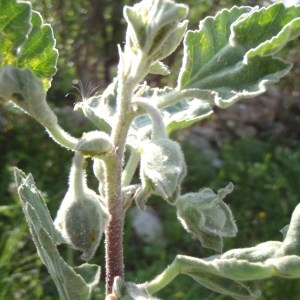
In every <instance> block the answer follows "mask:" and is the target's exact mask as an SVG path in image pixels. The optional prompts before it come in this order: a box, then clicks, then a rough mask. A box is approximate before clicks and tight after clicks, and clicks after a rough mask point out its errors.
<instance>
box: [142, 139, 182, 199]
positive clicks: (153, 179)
mask: <svg viewBox="0 0 300 300" xmlns="http://www.w3.org/2000/svg"><path fill="white" fill-rule="evenodd" d="M140 152H141V169H140V176H141V179H142V183H143V186H144V188H145V189H146V190H148V189H149V186H150V188H151V189H152V190H153V191H154V193H156V194H158V195H160V196H162V197H163V198H164V199H165V200H167V201H168V202H169V203H170V204H172V203H173V202H174V201H175V200H176V198H177V196H178V194H179V191H180V185H181V182H182V180H183V178H184V176H185V175H186V164H185V160H184V156H183V153H182V151H181V148H180V145H179V144H178V143H177V142H175V141H172V140H170V139H168V138H161V139H156V140H150V141H146V142H144V143H143V144H142V146H141V148H140Z"/></svg>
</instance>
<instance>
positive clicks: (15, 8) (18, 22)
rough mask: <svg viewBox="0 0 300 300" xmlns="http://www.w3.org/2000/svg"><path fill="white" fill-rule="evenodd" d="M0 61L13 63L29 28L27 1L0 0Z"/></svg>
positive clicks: (29, 6)
mask: <svg viewBox="0 0 300 300" xmlns="http://www.w3.org/2000/svg"><path fill="white" fill-rule="evenodd" d="M0 12H1V15H0V63H1V65H6V64H13V63H15V61H16V57H17V55H18V52H19V47H20V46H21V45H22V44H23V43H24V42H25V40H26V34H28V33H29V31H30V29H31V24H30V14H31V5H30V3H29V2H19V3H17V1H8V0H0Z"/></svg>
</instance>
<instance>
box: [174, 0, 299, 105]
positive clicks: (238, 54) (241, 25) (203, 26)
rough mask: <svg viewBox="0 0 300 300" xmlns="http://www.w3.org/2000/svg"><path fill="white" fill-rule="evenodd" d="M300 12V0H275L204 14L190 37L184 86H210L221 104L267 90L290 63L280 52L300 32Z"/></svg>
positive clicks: (186, 43) (186, 45) (181, 82)
mask: <svg viewBox="0 0 300 300" xmlns="http://www.w3.org/2000/svg"><path fill="white" fill-rule="evenodd" d="M299 16H300V6H297V7H290V8H286V7H285V6H284V5H283V4H280V3H276V4H274V5H272V6H270V7H268V8H261V9H257V8H250V7H233V8H232V9H231V10H227V9H224V10H222V11H221V12H220V13H218V14H217V15H216V16H215V17H207V18H205V19H204V20H203V21H202V22H200V28H199V30H196V31H189V32H188V33H187V35H186V37H185V40H184V58H183V65H182V69H181V72H180V76H179V80H178V87H179V89H181V90H184V89H190V88H194V89H200V90H203V89H207V90H211V91H212V92H215V93H216V99H215V104H216V105H218V106H220V107H228V106H230V105H232V104H233V103H234V102H236V101H238V100H239V99H241V98H246V97H252V96H255V95H258V94H261V93H263V92H264V91H265V90H266V86H267V85H268V84H271V83H274V82H277V81H279V79H280V78H281V77H283V76H284V75H286V74H287V73H288V72H289V70H290V68H291V64H290V63H288V62H286V61H283V60H282V59H280V58H278V57H276V56H275V54H276V53H277V52H278V50H280V49H281V48H283V47H284V46H285V45H286V43H287V42H288V41H289V40H292V39H294V38H296V37H297V36H298V35H299V34H300V17H299ZM218 97H219V99H218Z"/></svg>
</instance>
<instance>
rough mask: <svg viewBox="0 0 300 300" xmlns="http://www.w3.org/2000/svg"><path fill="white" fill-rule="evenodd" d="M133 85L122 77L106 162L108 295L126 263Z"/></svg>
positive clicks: (121, 275) (122, 272)
mask: <svg viewBox="0 0 300 300" xmlns="http://www.w3.org/2000/svg"><path fill="white" fill-rule="evenodd" d="M133 89H134V84H133V83H132V81H131V80H130V79H127V80H126V78H123V76H122V74H121V75H119V86H118V96H117V122H116V125H115V127H114V128H113V130H112V140H113V144H114V146H115V151H114V153H112V154H111V157H110V158H109V159H108V160H107V161H106V163H105V165H106V169H105V182H106V192H105V194H106V199H107V200H106V201H107V208H108V210H109V213H110V215H111V220H110V222H109V224H108V226H107V228H106V235H105V237H106V240H105V255H106V294H110V293H111V292H112V286H113V282H114V278H115V277H116V276H120V277H121V278H124V259H123V226H124V215H125V211H124V208H123V203H122V164H123V160H124V152H125V145H126V137H127V132H128V129H129V126H130V123H131V121H132V115H133V114H132V113H130V103H131V99H132V94H133Z"/></svg>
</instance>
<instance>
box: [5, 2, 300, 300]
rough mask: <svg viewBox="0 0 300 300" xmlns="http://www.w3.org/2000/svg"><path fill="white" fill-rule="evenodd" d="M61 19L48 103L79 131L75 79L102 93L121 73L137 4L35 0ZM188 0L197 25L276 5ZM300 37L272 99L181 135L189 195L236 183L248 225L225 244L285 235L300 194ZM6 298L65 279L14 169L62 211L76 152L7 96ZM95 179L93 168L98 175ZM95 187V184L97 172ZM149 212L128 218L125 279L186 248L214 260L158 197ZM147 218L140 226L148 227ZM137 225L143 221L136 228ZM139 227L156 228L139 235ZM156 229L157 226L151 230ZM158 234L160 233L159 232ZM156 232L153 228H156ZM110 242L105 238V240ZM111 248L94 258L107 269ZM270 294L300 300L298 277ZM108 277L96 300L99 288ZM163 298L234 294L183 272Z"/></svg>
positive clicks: (56, 23) (219, 113) (29, 295)
mask: <svg viewBox="0 0 300 300" xmlns="http://www.w3.org/2000/svg"><path fill="white" fill-rule="evenodd" d="M31 2H32V5H33V7H34V9H36V10H37V11H39V12H41V14H42V16H43V17H44V19H45V20H46V22H48V23H50V24H51V25H52V26H53V29H54V32H55V38H56V40H57V48H58V50H59V55H60V56H59V61H58V72H57V74H56V75H55V77H54V79H53V82H52V87H51V89H50V90H49V93H48V101H49V103H50V105H51V106H52V107H53V109H54V110H55V112H56V113H57V115H58V116H59V120H60V123H61V124H62V126H63V127H64V128H65V129H66V130H68V131H69V132H70V133H72V134H73V135H74V136H80V135H81V133H82V132H83V131H87V130H93V129H94V128H93V127H92V126H91V124H90V123H89V122H88V121H86V120H84V119H83V118H82V116H81V115H78V114H77V113H75V112H73V107H74V104H75V103H76V101H78V100H80V95H79V93H78V92H77V93H76V91H75V89H74V85H76V84H78V83H79V82H82V83H83V85H84V86H86V87H88V85H89V84H90V85H91V86H92V87H94V88H96V89H97V91H102V90H104V89H105V87H106V86H107V85H108V84H109V83H110V82H111V81H112V79H113V77H114V76H115V73H116V65H117V62H118V53H117V47H116V45H117V44H120V45H122V44H123V42H124V35H125V30H126V24H125V21H124V19H123V18H122V8H123V6H124V5H132V4H133V3H134V1H131V0H128V1H111V0H85V1H80V0H64V1H61V0H32V1H31ZM182 2H184V3H186V4H188V5H189V6H190V13H189V19H190V24H189V29H195V28H197V27H198V23H199V20H201V19H203V18H204V17H205V16H207V15H213V14H215V13H216V12H217V11H219V10H220V9H222V8H226V7H227V8H229V7H231V6H233V5H249V6H255V5H259V6H263V5H268V4H270V3H271V1H255V0H252V1H250V0H248V1H246V0H245V1H234V0H227V1H225V0H224V1H223V0H220V1H218V0H193V1H192V0H186V1H184V0H183V1H182ZM299 50H300V40H299V38H298V40H296V41H293V42H292V43H290V44H289V46H288V47H286V48H285V49H284V50H283V51H282V53H281V55H282V56H283V57H284V58H286V59H287V60H289V61H290V62H293V63H294V68H293V69H292V72H291V73H290V74H289V75H288V76H286V77H285V78H284V79H283V80H282V81H281V82H280V83H279V84H278V85H276V86H272V87H270V89H269V90H268V91H267V93H265V94H264V95H262V96H260V97H257V98H255V99H247V100H243V101H241V102H239V103H237V104H235V105H234V106H233V107H231V108H229V109H227V110H220V109H214V110H215V114H214V115H213V116H212V117H211V118H210V119H207V120H205V121H202V122H200V123H199V124H196V125H194V126H193V127H192V128H189V129H187V130H183V131H181V132H178V133H176V134H174V138H175V139H177V140H179V141H180V142H181V143H182V145H183V148H184V152H185V154H186V160H187V164H188V171H189V172H188V176H187V178H186V179H185V182H184V186H183V192H190V191H197V190H198V189H200V188H201V187H210V188H213V189H214V190H217V189H219V188H222V187H224V186H225V185H227V183H228V182H229V181H232V182H233V183H234V185H235V190H234V192H233V193H232V194H231V195H230V196H229V197H228V198H227V199H226V201H227V202H228V203H229V204H230V207H231V209H232V211H233V213H234V216H235V218H236V222H237V225H238V227H239V233H238V236H237V237H236V238H233V239H228V240H227V241H226V242H225V249H224V250H225V251H226V250H229V249H231V248H237V247H250V246H254V245H256V244H257V243H261V242H264V241H267V240H281V239H282V236H281V233H280V232H279V230H280V229H281V228H282V227H284V226H285V225H286V224H288V223H289V220H290V215H291V213H292V211H293V209H294V208H295V206H296V205H297V203H298V202H299V191H300V186H299V174H300V148H299V145H300V126H299V125H300V86H299V75H300V51H299ZM181 57H182V48H180V49H178V51H176V52H175V53H174V55H172V56H171V57H170V58H168V59H167V60H166V61H165V63H166V64H168V65H169V66H170V68H171V70H176V69H177V68H179V67H180V65H181ZM176 76H177V73H176V72H175V73H172V74H171V75H170V76H168V77H163V78H162V77H154V76H151V77H149V78H147V79H148V82H149V83H150V84H151V85H152V86H160V85H170V86H175V85H176ZM0 111H1V114H0V167H1V172H0V300H2V299H11V300H15V299H16V300H17V299H22V300H29V299H31V300H32V299H43V300H54V299H58V296H57V292H56V289H55V286H54V285H53V283H52V280H51V278H50V277H49V276H48V273H47V270H46V269H45V267H44V266H43V265H42V263H41V261H40V260H39V258H38V256H37V254H36V250H35V247H34V245H33V242H32V240H31V237H30V235H29V231H28V227H27V225H26V223H25V218H24V215H23V213H22V211H21V205H20V203H19V200H18V198H17V196H16V190H15V186H14V183H13V176H12V166H18V167H19V168H21V169H22V170H24V172H26V173H29V172H30V173H32V174H33V176H34V178H35V180H36V183H37V186H38V188H39V189H40V190H41V191H43V192H44V196H45V198H46V200H47V204H48V207H49V209H50V211H51V214H52V216H53V217H55V214H56V210H57V208H58V207H59V203H60V201H61V200H62V198H63V196H64V194H65V192H66V188H67V182H68V178H67V176H68V170H69V167H70V160H71V157H72V153H71V152H69V151H66V150H65V149H62V148H60V147H59V146H58V145H56V144H54V143H53V142H52V141H51V140H50V139H49V138H48V135H47V133H46V132H45V130H44V129H43V128H42V127H41V126H40V125H39V124H37V123H36V122H35V121H33V120H32V119H30V118H29V117H28V116H26V115H24V114H23V113H21V112H20V111H19V110H17V109H15V108H14V107H12V106H10V105H7V104H6V103H4V102H3V101H0ZM88 175H91V171H90V174H88ZM88 179H89V185H90V186H91V187H96V182H95V181H93V178H92V176H88ZM149 206H151V207H152V208H153V210H150V211H149V212H148V214H146V215H143V216H141V219H138V217H137V216H138V212H136V211H132V212H131V213H130V214H128V220H127V223H126V228H125V233H124V238H125V262H127V263H126V280H128V281H134V282H137V283H139V282H143V281H145V280H149V279H151V278H153V277H154V276H155V275H156V274H158V273H159V272H160V271H162V269H163V268H164V267H165V266H167V265H168V264H170V263H171V261H172V260H173V259H174V257H175V255H176V254H185V255H192V256H197V257H206V256H209V255H212V254H213V252H212V251H209V250H207V249H203V248H202V247H201V245H200V243H199V242H198V241H197V240H194V239H193V238H192V237H190V236H189V235H187V234H186V233H185V231H184V229H183V228H182V227H181V225H180V224H179V222H178V221H177V219H176V212H175V210H173V209H170V207H169V206H167V205H166V204H165V203H164V202H163V201H161V200H160V199H157V198H152V199H151V200H150V201H149ZM139 222H140V223H139ZM137 224H138V225H137ZM139 224H144V225H145V227H144V228H152V231H150V232H149V231H147V230H146V229H145V230H144V231H143V232H138V231H137V228H139V227H140V225H139ZM151 226H152V227H151ZM153 228H154V229H155V230H154V229H153ZM151 232H155V233H156V235H155V236H153V235H152V234H151ZM102 244H103V243H102ZM61 253H62V255H63V256H64V258H65V259H66V260H67V261H68V262H69V263H70V264H80V263H81V262H80V260H79V258H78V256H79V255H78V253H77V252H73V251H72V250H70V249H67V248H64V247H62V248H61ZM103 253H104V251H103V245H102V246H101V247H100V248H99V250H98V252H97V256H96V258H95V259H94V260H93V261H92V262H94V263H97V264H101V266H104V258H103ZM260 287H261V289H262V296H261V298H260V300H263V299H266V300H267V299H272V300H282V299H290V300H296V299H299V297H300V281H299V280H283V279H278V278H275V279H272V280H265V281H262V282H261V283H260ZM101 289H102V291H103V285H100V286H99V288H98V289H97V290H96V292H95V295H94V298H93V299H103V297H101V296H100V293H101ZM158 297H161V298H162V299H166V300H168V299H173V300H180V299H183V300H184V299H187V300H189V299H199V300H202V299H217V300H219V299H229V298H226V297H224V296H220V295H217V294H214V293H212V292H211V291H209V290H207V289H204V288H202V287H201V286H199V285H198V284H196V283H194V282H193V280H192V279H189V278H187V277H184V276H181V277H178V278H177V279H176V280H175V281H174V282H173V283H172V284H171V285H169V286H168V287H166V288H165V289H164V290H162V291H161V293H159V294H158Z"/></svg>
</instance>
